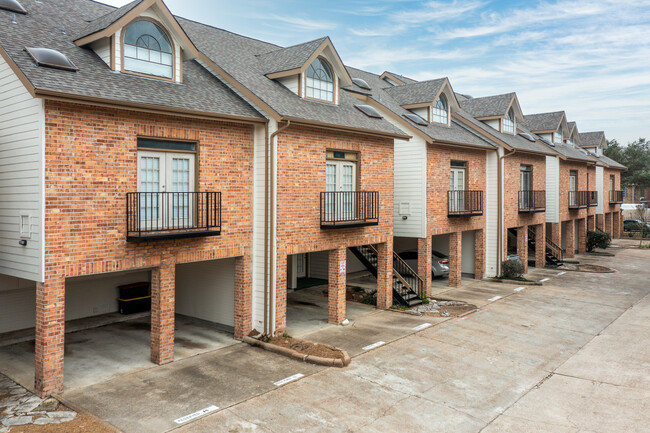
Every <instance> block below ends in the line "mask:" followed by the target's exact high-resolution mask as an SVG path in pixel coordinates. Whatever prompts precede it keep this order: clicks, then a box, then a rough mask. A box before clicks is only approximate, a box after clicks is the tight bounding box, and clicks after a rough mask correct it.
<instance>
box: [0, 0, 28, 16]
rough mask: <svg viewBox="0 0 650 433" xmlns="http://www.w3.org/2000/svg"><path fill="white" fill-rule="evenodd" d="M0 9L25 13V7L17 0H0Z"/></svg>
mask: <svg viewBox="0 0 650 433" xmlns="http://www.w3.org/2000/svg"><path fill="white" fill-rule="evenodd" d="M0 9H4V10H7V11H11V12H16V13H18V14H24V15H25V14H27V11H26V10H25V8H24V7H23V6H22V5H21V4H20V3H18V0H0Z"/></svg>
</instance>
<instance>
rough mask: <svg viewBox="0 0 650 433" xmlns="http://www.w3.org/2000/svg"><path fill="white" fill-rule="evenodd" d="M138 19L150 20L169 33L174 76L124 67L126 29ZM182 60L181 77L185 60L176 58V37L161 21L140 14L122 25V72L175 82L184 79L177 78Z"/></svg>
mask: <svg viewBox="0 0 650 433" xmlns="http://www.w3.org/2000/svg"><path fill="white" fill-rule="evenodd" d="M136 21H150V22H152V23H153V24H155V25H156V26H158V27H160V29H161V30H162V31H163V32H165V34H166V35H167V39H169V43H170V44H171V46H172V77H171V78H167V77H161V76H159V75H151V74H145V73H143V72H136V71H129V70H128V69H124V51H125V50H124V37H125V36H126V30H127V29H128V28H129V27H130V26H131V24H133V23H135V22H136ZM177 60H178V61H180V64H181V66H180V71H181V77H182V74H183V66H182V65H183V61H182V59H176V44H174V39H173V38H172V35H171V33H169V30H167V28H166V27H165V26H164V25H163V24H162V23H161V22H159V21H157V20H155V19H153V18H151V17H143V16H138V17H135V18H134V19H133V20H131V21H130V22H129V23H128V24H126V25H125V26H124V27H122V30H121V32H120V72H121V73H123V74H129V75H135V76H136V77H145V78H153V79H156V80H163V81H169V82H172V83H175V82H180V81H182V78H180V79H178V80H177V76H176V62H177Z"/></svg>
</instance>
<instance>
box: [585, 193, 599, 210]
mask: <svg viewBox="0 0 650 433" xmlns="http://www.w3.org/2000/svg"><path fill="white" fill-rule="evenodd" d="M587 192H588V194H587V197H588V206H589V207H594V206H598V191H587Z"/></svg>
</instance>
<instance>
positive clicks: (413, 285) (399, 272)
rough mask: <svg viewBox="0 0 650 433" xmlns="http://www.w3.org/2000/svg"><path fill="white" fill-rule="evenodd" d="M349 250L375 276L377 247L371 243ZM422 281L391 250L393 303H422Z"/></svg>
mask: <svg viewBox="0 0 650 433" xmlns="http://www.w3.org/2000/svg"><path fill="white" fill-rule="evenodd" d="M349 250H350V252H352V254H354V256H355V257H356V258H357V259H359V261H360V262H361V263H363V265H364V266H365V267H366V269H368V270H369V271H370V273H371V274H373V275H374V276H375V277H377V256H378V253H377V249H376V248H375V247H374V246H373V245H362V246H359V247H350V248H349ZM423 294H424V282H423V281H422V278H420V276H419V275H418V274H417V273H416V272H415V271H414V270H413V269H411V267H410V266H409V265H407V264H406V262H404V260H402V259H401V258H400V257H399V256H398V255H397V253H395V252H394V251H393V303H399V304H401V305H403V306H405V307H413V306H415V305H419V304H422V296H423Z"/></svg>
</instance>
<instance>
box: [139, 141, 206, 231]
mask: <svg viewBox="0 0 650 433" xmlns="http://www.w3.org/2000/svg"><path fill="white" fill-rule="evenodd" d="M138 192H139V193H140V224H141V226H143V227H147V228H148V229H150V230H162V229H173V228H187V227H190V226H191V225H192V221H193V218H194V215H193V212H192V209H193V207H194V203H193V200H194V198H193V195H192V194H189V193H192V192H194V155H193V154H186V153H171V152H151V151H139V152H138Z"/></svg>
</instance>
